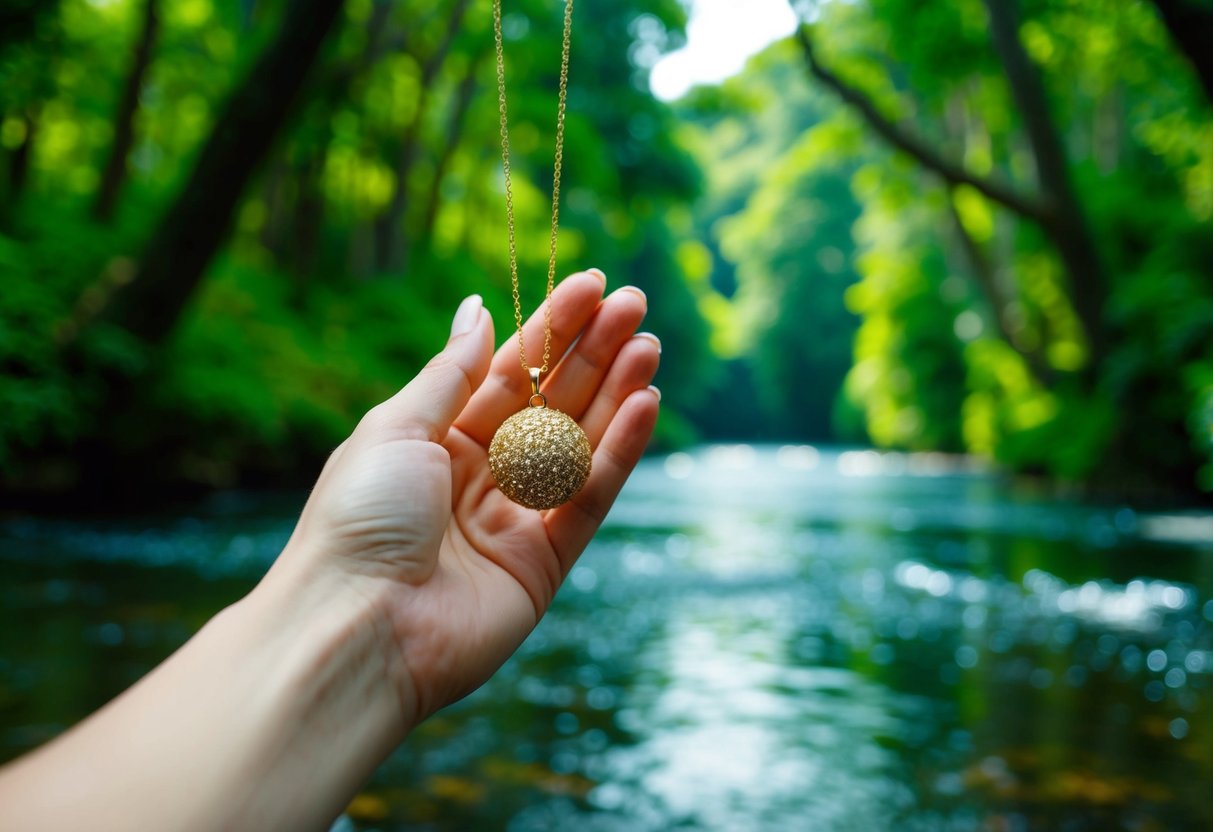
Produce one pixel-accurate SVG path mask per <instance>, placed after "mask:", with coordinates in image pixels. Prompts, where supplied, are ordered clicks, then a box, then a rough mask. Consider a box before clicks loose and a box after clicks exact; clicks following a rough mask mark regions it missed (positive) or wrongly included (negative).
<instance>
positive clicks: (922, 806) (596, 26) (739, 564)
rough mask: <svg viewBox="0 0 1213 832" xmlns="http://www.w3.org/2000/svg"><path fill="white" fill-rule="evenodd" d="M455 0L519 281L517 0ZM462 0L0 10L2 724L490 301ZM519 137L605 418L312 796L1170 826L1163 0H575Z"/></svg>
mask: <svg viewBox="0 0 1213 832" xmlns="http://www.w3.org/2000/svg"><path fill="white" fill-rule="evenodd" d="M504 7H505V15H504V33H505V45H506V52H507V71H508V79H509V90H510V113H511V122H512V123H511V127H512V131H511V140H512V147H513V151H514V155H515V166H514V170H515V180H514V187H515V200H516V206H517V211H518V218H519V223H520V227H519V232H520V246H519V253H520V258H521V259H520V267H521V274H522V289H523V298H524V305H526V306H533V305H535V304H537V303H538V302H539V301H540V300H541V297H542V288H543V287H542V283H543V276H544V274H545V272H546V265H547V233H548V226H547V222H548V218H547V215H548V210H549V205H548V193H549V189H550V186H551V175H552V174H551V165H552V155H551V154H552V150H551V146H552V139H553V131H554V116H555V106H556V80H557V73H558V68H559V63H558V61H559V34H560V24H561V16H560V11H561V8H562V6H561V4H560V3H559V2H557V0H506V2H505V3H504ZM490 9H491V6H490V3H489V0H416V1H415V2H414V1H413V0H390V1H389V0H344V2H342V0H293V1H291V2H288V0H228V1H227V2H224V0H4V2H3V3H0V600H2V602H3V606H2V607H0V760H3V759H8V758H11V757H14V756H16V755H18V754H20V753H21V752H23V751H24V750H27V749H29V748H31V747H33V746H35V745H37V744H38V743H40V742H42V741H45V740H46V739H48V738H49V737H51V736H54V735H55V734H56V733H58V732H59V731H61V730H63V729H64V728H65V727H67V726H68V725H70V724H71V723H72V722H74V721H76V720H78V719H80V718H81V717H82V716H84V715H85V714H87V713H88V712H90V711H91V710H93V709H95V708H96V707H98V706H99V705H101V704H102V703H104V702H105V701H106V700H107V699H108V698H110V697H112V696H113V695H114V694H116V693H117V692H118V691H120V690H121V689H123V688H124V687H125V686H127V685H129V684H130V683H131V682H133V681H134V680H135V679H137V678H138V677H139V676H140V675H142V674H143V673H144V672H146V671H147V669H149V668H150V667H151V666H153V665H154V664H155V663H156V662H158V661H159V660H161V659H162V658H164V657H165V656H166V655H167V654H168V653H169V652H171V650H172V649H173V648H174V647H175V646H177V645H178V644H180V643H181V642H182V641H183V640H184V639H186V638H187V637H188V636H189V634H190V633H191V632H192V631H193V630H194V629H196V628H197V627H198V626H200V624H201V623H202V622H203V621H205V620H206V618H207V617H209V616H210V615H212V614H213V613H214V612H215V611H217V610H218V609H219V608H220V607H221V606H223V605H224V604H227V603H230V602H231V601H233V600H235V599H236V598H238V597H239V596H240V595H242V594H243V593H244V592H246V591H247V590H248V588H249V587H250V586H251V585H252V584H253V583H254V582H255V581H256V579H257V577H258V576H259V575H260V574H261V573H262V572H263V571H264V570H265V568H266V566H267V565H268V564H269V562H270V561H272V559H273V557H274V556H275V554H276V553H277V552H278V551H279V549H280V547H281V545H282V543H283V542H284V541H285V539H286V536H287V534H288V533H289V530H290V526H291V523H292V521H293V516H294V514H295V513H296V512H297V511H298V508H299V506H300V505H301V503H302V499H303V491H302V489H303V488H305V487H306V486H307V485H308V484H309V483H310V481H311V480H312V479H313V478H314V476H315V474H316V472H317V471H318V469H319V466H320V464H321V463H322V461H323V459H324V458H325V456H326V455H327V453H328V452H329V450H331V448H333V447H334V446H335V445H336V444H337V443H338V442H339V441H340V440H341V439H342V438H343V437H344V436H345V435H346V433H347V432H348V431H349V430H350V428H351V427H352V425H353V424H354V423H355V422H356V421H357V419H358V417H359V415H360V414H361V413H362V412H363V411H364V410H365V409H366V408H368V407H369V406H371V405H372V404H374V403H375V402H377V401H379V400H381V399H382V398H384V397H386V396H387V395H389V394H390V393H391V392H393V391H394V390H395V389H397V388H398V387H399V386H400V385H401V384H402V383H403V382H404V381H406V380H407V379H408V378H409V377H410V376H411V375H412V374H413V373H414V372H415V371H416V370H417V369H418V368H419V367H420V366H421V365H422V364H423V363H424V361H425V360H426V359H427V358H428V357H429V356H430V355H432V354H433V352H435V351H436V350H437V349H439V348H440V346H441V344H442V343H443V341H444V340H445V337H446V332H447V330H448V328H449V322H450V316H451V314H452V313H453V311H454V308H455V306H456V305H457V304H458V301H459V300H460V299H461V298H462V297H463V296H465V295H467V294H470V293H472V292H477V293H480V294H482V295H483V296H484V297H485V300H486V303H487V305H488V306H489V308H490V310H491V311H492V312H493V313H494V317H495V320H496V323H497V328H498V334H499V336H500V337H504V336H505V334H506V333H507V332H508V330H509V328H510V326H511V313H512V306H511V302H510V297H509V291H510V289H509V280H508V269H507V263H506V245H505V238H506V231H505V212H504V202H503V199H504V193H503V180H502V175H501V169H500V146H499V137H498V128H497V116H498V114H497V101H496V90H495V87H494V65H493V42H492V31H491V14H490ZM567 129H568V134H567V144H566V153H565V159H566V164H565V178H564V190H563V194H564V199H563V203H562V211H561V220H562V227H561V236H560V252H561V264H562V271H570V270H573V269H576V268H585V267H590V266H596V267H598V268H601V269H603V270H604V271H605V272H606V273H607V275H608V278H609V280H610V283H611V285H612V286H619V285H622V284H624V283H634V284H636V285H638V286H640V287H641V288H642V289H643V290H644V291H645V292H646V293H647V295H648V298H649V310H650V311H649V316H648V320H647V323H646V328H648V329H651V330H652V331H653V332H655V333H656V334H657V335H658V336H659V337H660V338H661V340H662V342H663V346H664V350H663V356H662V369H661V372H660V375H659V377H658V379H657V383H658V385H659V386H660V387H661V388H662V391H663V394H664V398H663V414H662V419H661V422H660V424H659V427H658V435H657V437H656V439H655V442H654V445H653V449H652V450H653V453H652V454H651V455H650V457H649V458H648V459H646V460H645V461H644V462H643V463H642V465H641V468H640V469H639V471H638V472H637V475H636V476H635V477H634V478H633V480H632V482H631V483H630V484H629V486H628V488H627V489H626V490H625V492H624V494H623V496H622V498H621V501H620V504H619V506H618V507H617V509H616V511H615V512H614V513H613V514H612V516H611V518H610V519H609V520H608V525H607V527H606V528H605V529H604V531H603V533H602V534H601V535H600V536H599V538H598V539H597V540H596V541H595V543H594V544H593V546H592V547H591V549H590V550H589V551H588V552H587V554H586V556H585V558H584V559H583V561H582V563H581V564H580V565H579V566H578V567H577V568H576V569H575V570H574V572H573V573H572V575H571V576H570V584H569V586H568V587H566V589H565V591H564V592H563V593H562V595H561V597H560V598H559V599H558V600H557V605H556V607H555V609H554V610H553V614H552V615H551V616H550V617H549V619H547V620H545V622H544V624H543V625H541V627H540V629H539V630H538V631H537V632H536V633H535V635H534V636H533V637H532V638H531V639H530V640H529V641H528V642H527V644H526V645H525V646H524V648H523V650H522V652H521V653H520V654H519V656H517V657H516V658H515V659H514V660H513V661H512V662H511V663H510V664H509V665H507V667H506V668H505V669H504V670H503V671H502V673H501V674H499V675H498V676H497V677H496V678H495V679H494V680H493V681H492V682H491V683H490V685H489V686H488V687H487V688H486V689H485V690H483V691H481V692H479V693H477V694H476V695H474V696H472V697H471V698H469V699H468V700H466V701H464V702H463V703H460V704H459V705H457V706H455V707H454V708H452V709H449V710H448V711H446V712H444V713H442V714H440V715H438V716H437V717H436V718H434V719H433V720H431V721H430V722H429V723H427V724H426V726H424V727H423V729H422V730H421V731H420V732H418V734H417V735H416V736H415V737H414V738H413V739H412V740H411V741H410V743H409V744H408V745H407V746H406V748H404V749H402V750H401V751H400V752H398V753H397V754H396V755H394V756H393V757H392V758H391V759H390V760H389V761H388V762H387V763H386V764H385V765H384V766H383V767H382V768H381V769H380V771H379V772H378V773H377V774H376V777H375V779H374V781H373V782H372V783H371V784H369V785H368V786H367V789H366V790H365V791H364V792H363V793H362V794H360V795H359V797H358V798H357V799H356V800H355V801H354V803H353V804H352V805H351V806H350V807H349V810H348V811H347V814H346V816H344V817H343V819H342V820H341V821H340V822H339V826H342V827H343V828H346V829H359V830H361V829H398V828H406V827H407V828H421V829H427V828H432V829H458V828H468V827H475V828H508V829H518V830H526V829H547V828H578V829H604V830H621V829H628V830H633V829H668V828H675V827H677V828H710V829H725V828H728V829H734V828H749V829H789V828H814V829H840V830H841V829H846V830H849V829H865V830H867V829H877V828H897V829H910V830H917V829H922V830H933V829H945V830H952V829H956V830H960V829H983V830H1016V829H1052V828H1056V829H1067V830H1081V829H1126V830H1152V829H1207V828H1210V826H1213V810H1211V809H1210V808H1209V806H1208V803H1207V800H1206V799H1205V798H1204V797H1203V795H1204V793H1205V792H1204V790H1205V788H1206V784H1207V783H1208V782H1209V781H1210V778H1213V725H1211V724H1210V722H1209V715H1210V712H1209V709H1210V700H1209V696H1210V694H1209V688H1210V684H1213V512H1211V511H1210V508H1209V506H1210V493H1213V338H1211V337H1210V336H1211V335H1213V0H947V1H946V2H943V1H942V0H940V1H939V2H934V3H929V4H924V3H920V2H914V0H820V2H803V1H802V2H796V3H793V4H791V5H789V4H788V3H786V2H784V0H682V1H681V2H680V1H679V0H610V2H608V0H578V2H577V5H576V12H575V23H574V33H573V46H572V66H571V83H570V92H569V115H568V128H567Z"/></svg>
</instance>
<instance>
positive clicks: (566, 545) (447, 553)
mask: <svg viewBox="0 0 1213 832" xmlns="http://www.w3.org/2000/svg"><path fill="white" fill-rule="evenodd" d="M604 286H605V280H604V279H603V278H602V277H601V275H600V274H599V273H596V272H583V273H578V274H575V275H573V276H571V277H569V278H568V279H566V280H565V281H563V282H562V283H561V284H560V285H559V286H558V287H557V288H556V290H555V292H554V293H553V295H552V354H553V355H554V356H563V358H561V360H560V361H559V362H558V363H557V365H556V367H555V368H554V370H553V371H552V373H551V374H550V376H549V378H548V380H547V381H546V383H545V384H544V387H543V391H544V393H545V394H546V396H547V398H548V401H549V402H550V403H551V405H552V406H553V407H557V408H559V409H561V410H563V411H565V412H566V413H568V414H569V415H570V416H572V417H573V418H574V419H576V420H577V421H578V423H580V424H581V426H582V428H583V429H584V430H585V432H586V435H587V437H588V438H589V440H590V445H591V447H592V448H594V457H593V471H592V473H591V475H590V478H589V480H588V482H587V483H586V485H585V487H584V488H583V489H582V490H581V492H580V493H578V494H577V495H576V496H575V497H574V498H573V499H572V500H571V501H570V502H568V503H566V504H565V505H563V506H560V507H558V508H555V509H551V510H548V511H543V512H539V511H534V510H531V509H527V508H523V507H521V506H518V505H515V504H514V503H512V502H510V501H509V500H508V499H506V497H505V496H504V495H502V493H501V492H500V491H498V490H497V488H496V485H495V484H494V481H493V478H492V475H491V474H490V472H489V466H488V456H487V453H488V452H487V449H488V445H489V442H490V440H491V439H492V436H493V433H494V431H495V430H496V429H497V427H498V425H500V424H501V422H502V421H503V420H505V419H506V418H507V417H508V416H509V415H510V414H512V413H514V412H515V411H517V410H519V409H520V408H521V407H523V406H524V405H525V404H526V401H527V396H528V394H529V393H530V389H529V384H530V382H529V379H528V378H527V377H526V374H525V373H524V372H523V371H522V368H521V366H520V364H519V360H518V349H517V341H516V339H515V338H513V337H511V338H509V339H506V341H505V343H504V344H503V345H502V346H501V348H500V349H499V350H498V351H497V353H496V354H495V355H493V351H492V345H493V326H492V321H491V319H490V317H489V315H488V312H487V311H486V310H484V309H483V308H482V307H481V306H480V303H479V300H478V299H475V298H472V299H469V300H468V301H465V303H464V305H463V306H461V307H460V310H459V313H458V314H457V315H456V319H455V323H454V325H453V327H452V337H451V340H450V341H449V342H448V344H447V346H446V348H445V349H444V350H443V351H442V352H441V353H440V354H439V355H438V356H436V357H435V358H434V359H433V360H432V361H431V362H430V363H429V364H428V365H427V366H426V368H425V369H424V370H423V371H422V372H421V373H420V374H419V375H418V376H417V377H416V378H415V379H414V380H413V381H412V382H410V383H409V385H408V386H406V387H405V388H404V389H403V390H401V391H400V392H399V393H398V394H396V395H395V396H393V397H392V398H391V399H389V400H388V401H386V402H384V403H383V404H381V405H379V406H378V407H376V408H374V409H373V410H371V411H370V412H369V413H368V414H367V415H366V417H364V418H363V420H362V422H361V423H360V424H359V425H358V427H357V429H356V430H355V431H354V433H353V434H352V435H351V436H350V438H349V439H348V440H347V441H346V442H345V443H343V444H342V445H341V447H339V448H338V449H337V451H335V452H334V454H333V456H332V458H331V459H330V460H329V462H328V464H327V465H326V466H325V470H324V471H323V472H322V474H321V476H320V479H319V481H318V482H317V484H316V489H315V491H314V492H313V494H312V496H311V498H310V499H309V501H308V504H307V506H306V507H305V509H304V512H303V516H302V517H301V518H300V522H299V526H298V528H297V530H296V534H295V535H294V537H293V538H292V541H291V543H290V544H289V545H288V547H287V551H286V552H285V553H284V556H283V558H282V559H281V562H280V567H281V568H293V567H303V568H304V569H305V570H306V571H308V572H315V571H317V570H318V571H320V572H324V573H328V574H336V575H339V576H340V578H341V579H342V580H346V581H350V582H352V583H353V584H355V585H356V586H357V587H358V589H359V591H360V592H361V593H363V594H364V595H365V596H366V597H367V598H368V599H371V600H372V601H373V602H374V603H375V604H377V605H378V606H379V607H380V608H381V610H382V615H383V620H384V621H385V622H386V623H387V625H388V626H390V628H391V632H392V635H393V639H392V643H393V644H394V646H395V649H397V650H398V651H399V653H400V656H401V657H402V658H403V664H404V669H405V670H404V673H403V674H402V678H401V679H400V680H398V682H399V684H401V685H402V686H404V687H405V688H406V689H405V690H402V691H401V696H402V701H406V702H410V703H413V707H412V708H411V710H412V711H413V713H412V714H410V715H409V718H410V721H411V722H416V721H417V720H420V719H422V718H424V717H425V716H426V715H428V714H430V713H432V712H433V711H434V710H436V709H438V708H440V707H442V706H443V705H445V704H447V703H449V702H451V701H453V700H454V699H457V698H458V697H460V696H462V695H464V694H465V693H467V692H468V691H470V690H472V689H474V688H475V687H476V686H478V685H479V684H481V683H482V682H484V681H485V679H487V678H488V677H489V676H490V675H491V674H492V673H493V671H494V670H496V669H497V668H498V667H499V666H500V665H501V664H502V663H503V662H504V661H505V660H506V659H507V658H508V657H509V655H510V654H511V653H512V652H513V651H514V650H515V649H516V648H517V647H518V645H519V644H521V642H522V640H523V639H524V638H525V637H526V635H527V633H529V632H530V631H531V629H532V628H533V627H534V626H535V624H536V623H537V622H538V621H539V619H540V617H541V616H542V615H543V613H544V612H545V611H546V610H547V608H548V606H549V605H550V603H551V601H552V598H553V596H554V595H555V593H556V590H557V588H558V587H559V586H560V583H561V581H562V580H563V579H564V577H565V575H567V574H568V571H569V569H570V568H571V567H572V565H573V563H574V562H575V561H576V559H577V557H578V556H579V555H580V554H581V552H582V550H583V549H584V548H585V546H586V544H587V543H588V542H589V540H590V538H591V537H592V536H593V534H594V532H595V531H596V530H597V528H598V526H599V524H600V523H601V522H602V519H603V517H605V515H606V513H607V510H608V509H609V508H610V506H611V504H612V503H613V502H614V500H615V496H616V495H617V494H618V492H619V489H620V487H622V485H623V483H624V481H625V480H626V479H627V476H628V474H629V473H630V472H631V470H632V468H633V467H634V466H635V464H636V462H637V460H638V459H639V458H640V455H641V453H642V452H643V451H644V448H645V445H646V444H647V442H648V439H649V436H650V434H651V432H652V429H653V424H654V422H655V421H656V418H657V409H658V396H657V395H656V393H655V391H653V390H651V389H649V388H648V387H647V385H648V384H649V382H650V381H651V380H652V378H653V375H654V373H655V372H656V370H657V364H658V357H659V353H660V347H659V344H658V342H657V340H656V339H655V338H653V337H652V336H647V335H635V331H636V328H637V326H638V325H639V324H640V321H641V319H642V318H643V317H644V313H645V300H644V295H643V294H641V293H640V292H639V291H637V290H634V289H630V288H624V289H621V290H619V291H617V292H615V293H613V294H612V295H610V296H609V297H607V298H606V299H605V300H603V299H602V292H603V289H604ZM524 342H525V344H526V346H527V351H528V359H529V360H530V361H531V362H533V363H536V364H537V363H539V360H540V355H541V352H542V349H543V314H542V311H540V312H537V313H536V314H535V315H534V316H532V318H531V320H530V321H528V322H527V324H526V326H525V327H524ZM570 347H571V349H570ZM566 351H567V352H566Z"/></svg>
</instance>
